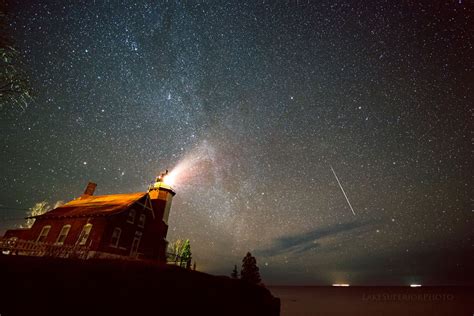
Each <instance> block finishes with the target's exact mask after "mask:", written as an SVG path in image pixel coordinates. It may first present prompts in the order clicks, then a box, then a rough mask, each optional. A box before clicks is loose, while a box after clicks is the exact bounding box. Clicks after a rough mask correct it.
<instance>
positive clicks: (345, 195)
mask: <svg viewBox="0 0 474 316" xmlns="http://www.w3.org/2000/svg"><path fill="white" fill-rule="evenodd" d="M329 167H331V171H332V173H333V174H334V177H335V178H336V180H337V183H338V184H339V187H340V188H341V191H342V194H344V197H345V198H346V201H347V204H349V207H350V208H351V211H352V214H354V215H356V213H355V212H354V209H353V208H352V205H351V202H349V198H348V197H347V194H346V192H345V191H344V189H343V188H342V185H341V182H340V181H339V178H338V177H337V175H336V172H335V171H334V169H333V168H332V166H331V165H329Z"/></svg>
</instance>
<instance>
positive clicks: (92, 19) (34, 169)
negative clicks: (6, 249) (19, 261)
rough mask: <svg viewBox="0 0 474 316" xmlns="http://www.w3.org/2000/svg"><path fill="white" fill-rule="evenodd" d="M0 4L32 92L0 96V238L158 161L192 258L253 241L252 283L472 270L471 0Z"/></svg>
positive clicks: (456, 280) (433, 275)
mask: <svg viewBox="0 0 474 316" xmlns="http://www.w3.org/2000/svg"><path fill="white" fill-rule="evenodd" d="M8 8H9V11H10V14H11V21H10V26H11V29H10V32H11V35H12V37H13V38H14V40H15V42H16V47H17V49H18V51H19V52H20V53H21V56H22V58H23V63H24V64H25V66H24V67H25V69H24V70H25V71H26V72H27V74H28V76H29V78H30V82H31V87H32V90H33V96H34V98H33V100H32V101H31V102H30V104H29V105H28V106H27V107H26V108H24V109H21V108H19V107H17V106H13V105H12V106H4V107H3V108H1V109H0V112H1V117H0V120H1V121H0V124H1V138H0V144H1V145H0V148H1V154H0V168H1V178H0V204H1V209H0V210H1V213H0V214H1V218H0V219H1V221H0V234H3V233H4V231H5V230H6V229H8V228H11V227H15V226H17V225H19V224H20V223H21V222H22V220H21V218H22V217H23V216H25V211H24V210H22V209H27V208H29V207H31V206H33V205H34V204H35V203H36V202H39V201H42V200H47V201H49V202H50V203H52V204H54V203H55V202H56V201H58V200H64V201H69V200H71V199H73V198H74V197H77V196H79V195H80V194H81V193H82V192H83V190H84V188H85V186H86V185H87V182H88V181H93V182H96V183H98V187H97V190H96V194H112V193H126V192H137V191H145V190H146V188H147V186H148V185H149V184H150V183H151V182H153V180H154V177H155V176H156V175H157V174H158V173H159V172H160V171H162V170H163V169H169V170H170V171H172V172H174V174H175V175H176V184H175V185H174V189H175V190H176V192H177V195H176V196H175V199H174V201H173V206H172V208H171V214H170V228H169V233H168V240H175V239H177V238H189V239H190V240H191V250H192V252H193V258H194V259H195V260H196V261H197V267H198V269H199V270H202V271H205V272H209V273H213V274H226V275H228V274H230V272H231V270H232V268H233V266H234V264H238V265H240V264H241V260H242V257H243V256H244V255H245V254H246V252H247V251H251V252H252V254H254V255H255V256H256V258H257V263H258V265H259V267H260V271H261V273H262V277H263V280H264V282H265V283H267V284H331V283H351V284H409V283H421V284H473V283H474V266H473V265H472V262H473V259H474V251H473V249H474V247H473V246H474V244H473V237H474V233H473V232H474V230H473V215H474V213H473V204H472V156H471V151H472V143H471V136H472V134H471V131H472V104H473V97H474V95H473V89H474V88H473V83H474V75H473V64H474V58H473V56H474V54H473V43H474V40H473V35H472V34H473V33H474V32H473V31H474V27H473V26H474V21H473V19H474V15H473V11H474V10H473V9H474V6H473V4H472V2H471V3H469V1H464V0H458V1H446V2H444V3H443V2H442V1H423V2H418V1H313V0H308V1H303V0H300V1H191V0H188V1H171V0H170V1H136V2H135V3H134V4H132V1H123V2H121V3H120V2H119V1H76V0H74V1H23V0H21V1H20V0H15V1H10V5H9V7H8ZM331 166H332V168H333V169H334V171H335V173H336V174H337V177H338V178H339V181H340V184H341V186H342V187H343V189H344V191H345V193H346V195H347V198H348V199H349V201H350V204H351V206H352V207H353V210H354V213H355V215H354V214H353V213H352V211H351V208H350V206H349V203H348V202H347V200H346V198H345V196H344V194H343V192H342V190H341V188H340V186H339V184H338V182H337V180H336V178H335V176H334V174H333V172H332V171H331ZM173 170H174V171H173Z"/></svg>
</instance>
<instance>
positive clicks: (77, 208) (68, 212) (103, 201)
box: [34, 192, 148, 219]
mask: <svg viewBox="0 0 474 316" xmlns="http://www.w3.org/2000/svg"><path fill="white" fill-rule="evenodd" d="M147 194H148V193H147V192H139V193H127V194H110V195H95V196H94V195H92V196H88V197H81V198H79V199H76V200H72V201H71V202H68V203H66V204H64V205H62V206H60V207H57V208H55V209H53V210H51V211H49V212H46V213H44V214H42V215H38V216H34V217H35V218H42V219H45V218H62V217H87V216H107V215H112V214H117V213H120V212H122V211H124V210H125V209H127V208H128V207H129V206H131V205H132V204H133V203H135V202H137V201H138V200H140V199H141V198H143V197H144V196H145V195H147Z"/></svg>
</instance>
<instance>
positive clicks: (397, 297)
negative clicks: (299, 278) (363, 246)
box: [269, 286, 474, 316]
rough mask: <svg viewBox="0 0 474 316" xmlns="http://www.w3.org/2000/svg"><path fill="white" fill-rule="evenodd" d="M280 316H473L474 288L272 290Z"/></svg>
mask: <svg viewBox="0 0 474 316" xmlns="http://www.w3.org/2000/svg"><path fill="white" fill-rule="evenodd" d="M269 289H270V291H271V292H272V294H273V295H274V296H276V297H279V298H280V299H281V316H298V315H332V316H336V315H344V316H347V315H381V316H392V315H430V316H434V315H446V316H447V315H449V316H456V315H467V316H472V315H474V287H421V288H410V287H310V286H305V287H303V286H273V287H269Z"/></svg>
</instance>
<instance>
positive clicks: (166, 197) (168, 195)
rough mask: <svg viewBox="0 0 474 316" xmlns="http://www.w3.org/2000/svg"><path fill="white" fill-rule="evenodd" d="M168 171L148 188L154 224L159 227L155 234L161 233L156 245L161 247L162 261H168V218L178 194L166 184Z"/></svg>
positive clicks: (158, 235)
mask: <svg viewBox="0 0 474 316" xmlns="http://www.w3.org/2000/svg"><path fill="white" fill-rule="evenodd" d="M167 175H168V170H166V171H165V172H163V173H161V174H160V175H159V176H158V177H157V178H156V181H155V183H154V184H152V185H150V187H149V188H148V196H149V198H150V202H151V205H152V208H153V213H154V214H153V215H154V217H155V218H154V223H155V225H157V226H158V227H156V228H157V229H156V230H155V232H159V234H157V235H156V237H157V239H158V240H156V244H157V245H159V247H158V248H159V250H158V252H159V254H158V257H159V258H160V259H162V260H166V248H167V245H168V242H167V241H166V235H167V234H168V217H169V214H170V208H171V202H172V201H173V197H174V196H175V195H176V192H174V191H173V189H172V188H171V186H170V185H169V184H167V183H166V177H167Z"/></svg>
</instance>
